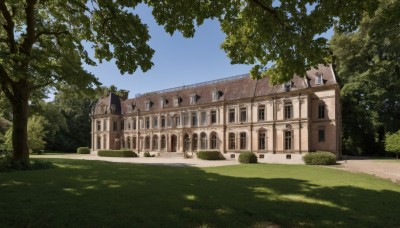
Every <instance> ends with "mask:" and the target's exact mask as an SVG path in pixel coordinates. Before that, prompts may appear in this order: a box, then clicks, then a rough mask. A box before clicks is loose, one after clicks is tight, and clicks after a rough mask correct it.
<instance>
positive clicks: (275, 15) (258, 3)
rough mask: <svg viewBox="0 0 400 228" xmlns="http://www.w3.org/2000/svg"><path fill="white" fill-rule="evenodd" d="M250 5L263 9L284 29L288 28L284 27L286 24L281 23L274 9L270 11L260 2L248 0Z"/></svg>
mask: <svg viewBox="0 0 400 228" xmlns="http://www.w3.org/2000/svg"><path fill="white" fill-rule="evenodd" d="M249 1H250V2H251V3H253V4H255V5H257V6H259V7H260V8H261V9H263V10H264V11H267V12H268V13H270V14H271V15H272V17H273V18H275V20H276V21H277V22H278V23H279V24H280V25H281V26H282V27H285V28H288V27H287V26H286V24H285V23H284V22H283V21H282V19H281V18H280V17H279V15H278V11H277V10H275V9H272V8H270V7H268V6H266V5H264V4H263V3H262V2H260V1H259V0H249Z"/></svg>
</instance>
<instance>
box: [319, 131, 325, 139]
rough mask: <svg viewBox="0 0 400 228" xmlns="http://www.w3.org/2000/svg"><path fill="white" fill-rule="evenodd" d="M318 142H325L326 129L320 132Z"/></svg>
mask: <svg viewBox="0 0 400 228" xmlns="http://www.w3.org/2000/svg"><path fill="white" fill-rule="evenodd" d="M318 142H325V130H324V129H319V130H318Z"/></svg>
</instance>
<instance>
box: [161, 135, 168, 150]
mask: <svg viewBox="0 0 400 228" xmlns="http://www.w3.org/2000/svg"><path fill="white" fill-rule="evenodd" d="M166 147H167V141H166V138H165V135H161V149H165V148H166Z"/></svg>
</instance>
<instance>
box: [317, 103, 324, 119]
mask: <svg viewBox="0 0 400 228" xmlns="http://www.w3.org/2000/svg"><path fill="white" fill-rule="evenodd" d="M324 118H325V104H319V105H318V119H324Z"/></svg>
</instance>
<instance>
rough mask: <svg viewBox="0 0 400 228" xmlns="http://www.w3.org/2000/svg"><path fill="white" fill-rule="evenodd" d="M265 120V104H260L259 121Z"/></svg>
mask: <svg viewBox="0 0 400 228" xmlns="http://www.w3.org/2000/svg"><path fill="white" fill-rule="evenodd" d="M264 120H265V105H260V106H258V121H264Z"/></svg>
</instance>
